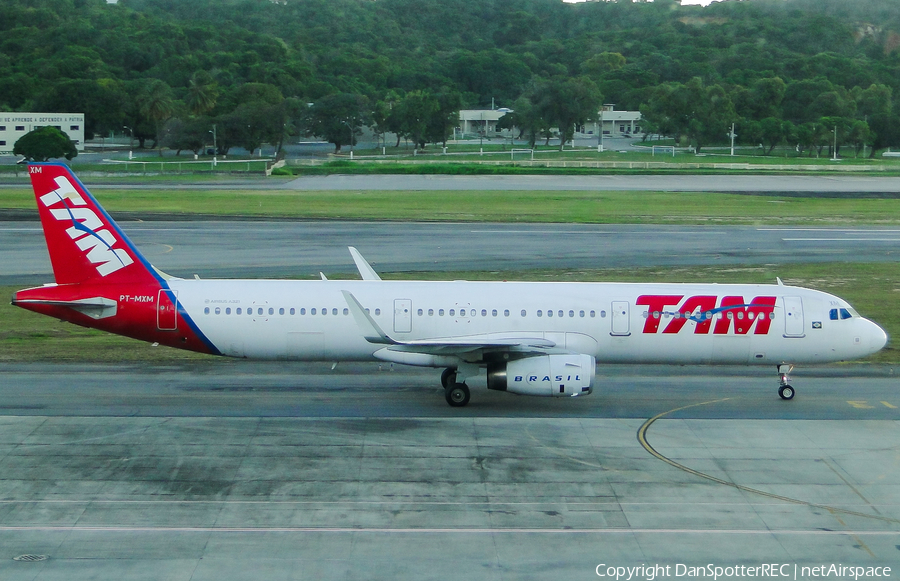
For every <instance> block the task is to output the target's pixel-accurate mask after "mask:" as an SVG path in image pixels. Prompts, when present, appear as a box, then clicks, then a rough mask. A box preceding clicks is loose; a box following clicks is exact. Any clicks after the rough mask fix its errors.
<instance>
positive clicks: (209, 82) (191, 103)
mask: <svg viewBox="0 0 900 581" xmlns="http://www.w3.org/2000/svg"><path fill="white" fill-rule="evenodd" d="M218 98H219V87H218V85H217V84H216V82H215V80H214V79H213V78H212V75H210V74H209V73H208V72H206V71H197V72H195V73H194V74H193V75H192V76H191V79H190V80H189V81H188V95H187V99H186V100H185V104H186V105H187V107H188V111H190V112H191V115H204V114H206V113H209V112H210V111H212V110H213V108H215V106H216V102H217V100H218Z"/></svg>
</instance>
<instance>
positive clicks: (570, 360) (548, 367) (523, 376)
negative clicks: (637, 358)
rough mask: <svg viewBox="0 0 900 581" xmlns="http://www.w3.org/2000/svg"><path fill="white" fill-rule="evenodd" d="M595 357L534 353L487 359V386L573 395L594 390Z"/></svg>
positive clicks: (538, 392) (515, 391) (529, 393)
mask: <svg viewBox="0 0 900 581" xmlns="http://www.w3.org/2000/svg"><path fill="white" fill-rule="evenodd" d="M595 373H596V361H595V360H594V358H593V357H591V356H590V355H583V354H576V353H560V354H553V355H535V356H532V357H525V358H524V359H516V360H514V361H504V362H496V363H490V364H488V367H487V386H488V389H495V390H498V391H508V392H511V393H518V394H520V395H541V396H557V397H559V396H564V395H568V396H576V395H587V394H589V393H591V391H593V388H594V375H595Z"/></svg>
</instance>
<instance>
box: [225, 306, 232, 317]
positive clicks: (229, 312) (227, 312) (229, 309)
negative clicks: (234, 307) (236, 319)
mask: <svg viewBox="0 0 900 581" xmlns="http://www.w3.org/2000/svg"><path fill="white" fill-rule="evenodd" d="M225 314H226V315H230V314H231V307H228V308H226V309H225Z"/></svg>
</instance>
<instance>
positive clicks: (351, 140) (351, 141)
mask: <svg viewBox="0 0 900 581" xmlns="http://www.w3.org/2000/svg"><path fill="white" fill-rule="evenodd" d="M341 123H343V124H344V125H346V126H347V129H349V130H350V144H349V145H350V159H353V126H352V125H350V123H348V122H347V121H344V120H343V119H342V120H341Z"/></svg>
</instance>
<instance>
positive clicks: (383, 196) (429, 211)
mask: <svg viewBox="0 0 900 581" xmlns="http://www.w3.org/2000/svg"><path fill="white" fill-rule="evenodd" d="M212 188H214V186H213V187H212ZM94 195H95V196H96V197H97V199H98V200H99V201H100V202H101V203H102V204H103V206H104V207H105V208H106V209H107V210H108V211H109V212H110V213H111V214H112V215H113V217H116V214H117V213H125V215H127V217H128V218H132V219H135V218H137V219H146V218H158V219H163V218H166V217H169V218H173V217H175V218H177V217H192V216H194V217H222V218H226V217H227V218H233V217H249V218H256V219H265V218H272V219H279V218H283V219H342V220H379V221H398V220H399V221H448V222H458V221H465V222H535V223H540V222H543V223H595V224H599V223H605V224H692V225H704V224H736V225H765V226H773V225H791V224H804V225H816V226H832V225H833V226H841V225H861V224H865V225H894V224H898V223H900V199H896V198H895V199H890V198H875V197H865V196H852V195H851V196H848V197H842V198H817V197H793V196H778V195H744V194H722V193H707V192H652V191H650V192H631V191H489V190H480V191H465V190H450V191H395V190H392V191H352V190H350V191H302V190H300V191H298V190H247V191H232V190H226V191H222V190H218V191H217V190H215V189H209V190H206V189H203V190H201V189H196V190H194V189H183V190H177V189H171V190H163V189H146V190H145V189H135V190H127V189H123V190H117V189H102V190H95V191H94ZM0 209H7V210H22V211H25V212H26V215H27V213H28V212H33V213H34V216H35V217H36V215H37V211H36V209H35V201H34V195H33V193H32V192H31V190H30V189H25V188H22V189H19V188H6V189H0Z"/></svg>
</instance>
